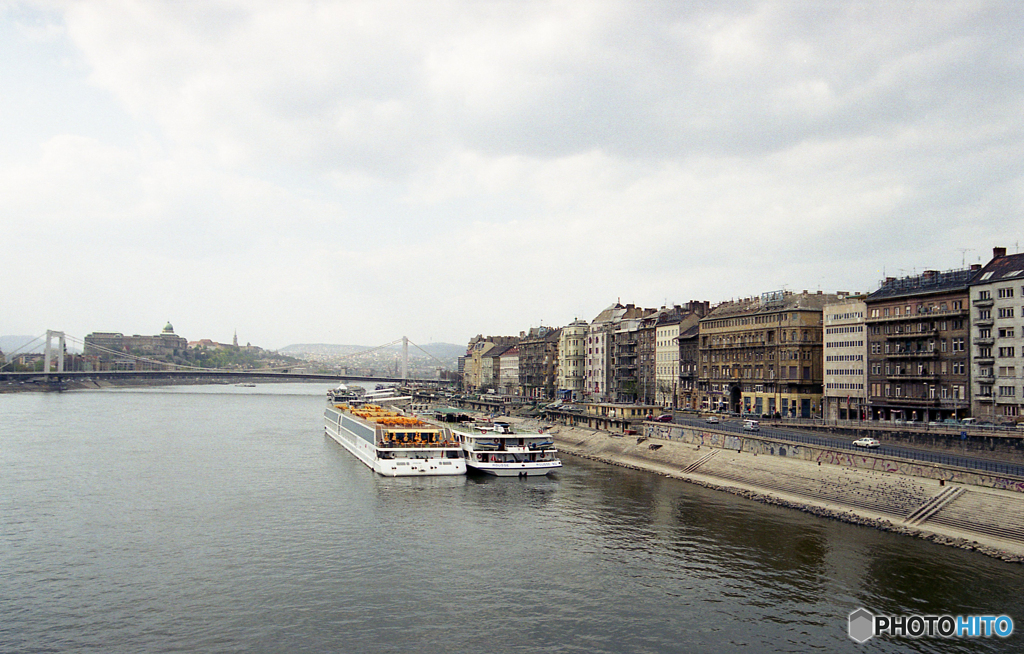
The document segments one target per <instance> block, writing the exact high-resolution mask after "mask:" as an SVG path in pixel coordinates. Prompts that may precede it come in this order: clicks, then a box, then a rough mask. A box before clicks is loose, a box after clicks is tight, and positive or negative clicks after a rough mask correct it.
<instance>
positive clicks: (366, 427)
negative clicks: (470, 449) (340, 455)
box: [324, 403, 466, 477]
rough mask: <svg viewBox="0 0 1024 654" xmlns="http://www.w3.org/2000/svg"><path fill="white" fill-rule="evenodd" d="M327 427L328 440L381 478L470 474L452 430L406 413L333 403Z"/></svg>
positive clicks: (374, 407) (327, 414) (325, 415)
mask: <svg viewBox="0 0 1024 654" xmlns="http://www.w3.org/2000/svg"><path fill="white" fill-rule="evenodd" d="M324 425H325V431H326V433H327V435H328V436H330V437H331V438H333V439H334V440H336V441H337V442H338V443H339V444H341V446H342V447H344V448H345V449H346V450H348V451H349V452H351V453H352V454H354V455H355V456H356V458H358V459H359V460H360V461H362V462H363V463H365V464H366V465H367V466H368V467H369V468H370V469H371V470H373V471H374V472H377V473H379V474H381V475H385V476H388V477H406V476H420V475H424V476H425V475H462V474H465V473H466V459H465V458H464V456H463V453H462V448H461V447H460V445H459V443H458V441H457V439H456V438H455V436H454V435H453V434H452V432H451V430H450V429H448V428H447V427H441V426H438V425H433V424H430V423H427V422H424V421H423V420H420V419H419V418H415V417H412V416H409V415H406V414H404V413H402V412H401V411H397V410H393V409H387V408H384V407H382V406H380V405H376V404H364V405H362V406H359V407H353V406H349V405H347V404H333V403H332V404H331V405H329V406H328V407H327V410H326V411H324Z"/></svg>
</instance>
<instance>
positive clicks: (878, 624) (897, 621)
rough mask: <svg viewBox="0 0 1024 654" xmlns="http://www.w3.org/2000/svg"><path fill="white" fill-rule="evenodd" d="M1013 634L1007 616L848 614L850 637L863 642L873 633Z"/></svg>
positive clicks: (895, 634) (964, 636) (918, 634)
mask: <svg viewBox="0 0 1024 654" xmlns="http://www.w3.org/2000/svg"><path fill="white" fill-rule="evenodd" d="M1012 633H1013V619H1011V618H1010V616H1008V615H956V616H953V615H874V614H873V613H871V612H870V611H868V610H867V609H864V608H860V609H857V610H856V611H854V612H853V613H851V614H850V638H852V639H853V640H855V641H857V642H858V643H863V642H865V641H867V640H868V639H870V638H871V637H872V636H882V635H885V634H888V635H890V636H909V637H911V638H920V637H921V636H940V637H942V638H978V637H987V636H998V637H1000V638H1006V637H1007V636H1009V635H1010V634H1012Z"/></svg>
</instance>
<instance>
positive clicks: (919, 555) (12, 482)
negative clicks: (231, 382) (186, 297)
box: [0, 384, 1024, 653]
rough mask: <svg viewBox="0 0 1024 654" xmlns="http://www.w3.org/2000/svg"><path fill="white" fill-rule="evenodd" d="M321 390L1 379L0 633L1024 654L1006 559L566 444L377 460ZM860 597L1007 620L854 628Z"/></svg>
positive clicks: (317, 646) (892, 607)
mask: <svg viewBox="0 0 1024 654" xmlns="http://www.w3.org/2000/svg"><path fill="white" fill-rule="evenodd" d="M325 390H326V386H324V385H322V384H313V385H308V384H280V385H273V384H261V385H259V386H257V387H256V388H243V387H234V386H188V387H167V388H153V389H137V390H97V391H78V392H69V393H61V394H56V393H53V394H39V393H20V394H6V395H0V651H2V652H18V653H22V652H84V651H92V652H147V653H148V652H351V653H361V652H466V653H477V652H587V653H593V652H597V653H600V652H809V651H817V652H863V651H869V650H870V651H879V652H902V651H916V652H934V651H943V652H1009V651H1017V652H1020V651H1024V636H1022V635H1021V634H1022V632H1024V567H1022V566H1020V565H1012V564H1007V563H1002V562H1000V561H996V560H993V559H989V558H986V557H984V556H981V555H978V554H974V553H970V552H963V551H960V550H955V549H951V548H945V547H941V546H938V545H934V544H931V543H928V542H925V541H921V540H917V539H912V538H906V537H898V536H895V535H891V534H886V533H881V532H877V531H874V530H872V529H868V528H863V527H854V526H850V525H845V524H841V523H837V522H832V521H828V520H823V519H819V518H815V517H813V516H809V515H805V514H803V513H800V512H798V511H793V510H788V509H780V508H774V507H768V506H763V505H761V504H758V503H755V502H751V501H747V500H744V499H742V498H738V497H735V496H733V495H729V494H725V493H720V492H715V491H709V490H706V489H703V488H700V487H697V486H693V485H689V484H686V483H683V482H681V481H678V480H673V479H669V478H665V477H660V476H657V475H654V474H649V473H644V472H637V471H633V470H627V469H623V468H618V467H613V466H608V465H603V464H599V463H594V462H591V461H587V460H583V459H577V458H573V457H564V458H563V461H564V463H565V467H564V468H562V470H561V471H560V472H559V474H558V475H557V476H552V477H550V478H543V479H530V480H520V479H517V478H507V479H494V478H477V477H460V478H429V479H427V478H417V479H385V478H382V477H379V476H376V475H374V474H373V473H372V472H371V471H370V470H369V469H368V468H366V467H365V466H363V464H361V463H360V462H359V461H358V460H356V459H355V458H354V457H353V456H351V455H350V454H349V453H348V452H346V451H345V450H344V449H342V448H341V447H340V446H339V445H337V444H336V443H335V442H334V441H332V440H330V439H329V438H326V437H325V436H324V430H323V426H322V413H323V407H324V391H325ZM858 607H865V608H867V609H869V610H871V611H873V612H875V613H884V614H894V615H895V614H901V615H902V614H952V615H970V614H982V615H988V614H990V615H1002V614H1005V615H1009V616H1010V617H1012V618H1013V619H1014V620H1015V621H1016V622H1017V623H1018V624H1017V625H1016V629H1015V633H1014V635H1013V636H1011V637H1010V638H1008V639H999V638H995V637H992V638H979V639H951V640H945V639H939V638H937V637H935V638H921V639H916V640H915V639H911V638H896V637H876V638H874V639H872V640H870V641H868V642H867V643H865V644H863V645H858V644H856V643H854V642H853V641H852V640H851V639H850V638H849V636H848V633H847V618H848V615H849V613H850V612H851V611H853V610H854V609H856V608H858Z"/></svg>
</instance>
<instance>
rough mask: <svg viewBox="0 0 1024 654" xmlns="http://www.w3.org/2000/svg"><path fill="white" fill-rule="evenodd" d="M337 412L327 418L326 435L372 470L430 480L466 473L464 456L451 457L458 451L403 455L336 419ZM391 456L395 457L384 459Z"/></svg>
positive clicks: (435, 450)
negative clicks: (361, 434)
mask: <svg viewBox="0 0 1024 654" xmlns="http://www.w3.org/2000/svg"><path fill="white" fill-rule="evenodd" d="M332 415H333V412H332V411H330V410H329V411H328V412H327V416H326V419H325V426H324V433H325V434H326V435H327V436H330V437H331V439H333V440H334V441H336V442H337V443H338V444H339V445H341V446H342V447H344V448H345V449H346V450H348V451H349V452H350V453H351V454H352V455H353V456H355V457H356V458H357V459H359V460H360V461H362V462H363V463H364V464H365V465H366V466H367V467H368V468H370V469H371V470H373V471H374V472H376V473H377V474H380V475H384V476H385V477H428V476H440V475H445V476H449V475H464V474H466V460H465V459H464V458H462V457H461V456H458V457H450V456H449V454H450V453H458V449H457V448H447V449H420V450H416V452H418V453H419V454H420V456H418V457H412V456H410V457H405V456H401V454H402V451H401V450H393V449H382V448H378V447H376V446H375V445H374V444H373V443H370V442H369V441H367V440H365V439H363V438H360V437H359V436H357V435H356V434H353V433H352V432H351V431H349V430H347V429H345V427H344V426H341V425H339V424H338V422H337V419H336V418H335V419H332ZM384 454H391V455H393V456H394V458H383V457H382V455H384Z"/></svg>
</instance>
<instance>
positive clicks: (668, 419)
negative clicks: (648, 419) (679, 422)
mask: <svg viewBox="0 0 1024 654" xmlns="http://www.w3.org/2000/svg"><path fill="white" fill-rule="evenodd" d="M654 422H672V416H671V414H668V413H663V414H661V415H660V416H658V417H657V418H655V419H654Z"/></svg>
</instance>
